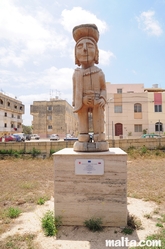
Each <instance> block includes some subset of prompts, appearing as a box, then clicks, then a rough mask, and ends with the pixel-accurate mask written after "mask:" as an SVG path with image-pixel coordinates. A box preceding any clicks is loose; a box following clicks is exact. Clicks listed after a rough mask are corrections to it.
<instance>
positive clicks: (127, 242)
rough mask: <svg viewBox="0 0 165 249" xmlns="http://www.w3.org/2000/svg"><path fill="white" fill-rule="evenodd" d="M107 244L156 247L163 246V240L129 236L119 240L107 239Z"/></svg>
mask: <svg viewBox="0 0 165 249" xmlns="http://www.w3.org/2000/svg"><path fill="white" fill-rule="evenodd" d="M105 246H106V247H116V248H119V247H128V246H129V247H132V246H133V247H136V246H139V247H144V246H146V247H154V248H155V247H156V248H161V240H140V241H138V242H137V241H136V240H129V239H128V238H127V237H121V239H118V240H105Z"/></svg>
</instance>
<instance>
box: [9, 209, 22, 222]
mask: <svg viewBox="0 0 165 249" xmlns="http://www.w3.org/2000/svg"><path fill="white" fill-rule="evenodd" d="M20 213H21V210H20V209H19V208H13V207H10V208H9V209H8V210H7V211H6V216H7V217H10V218H11V219H14V218H17V217H18V216H19V215H20Z"/></svg>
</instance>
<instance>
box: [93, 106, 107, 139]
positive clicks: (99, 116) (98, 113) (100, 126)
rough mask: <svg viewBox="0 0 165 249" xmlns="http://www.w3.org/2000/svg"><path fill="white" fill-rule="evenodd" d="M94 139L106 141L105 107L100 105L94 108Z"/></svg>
mask: <svg viewBox="0 0 165 249" xmlns="http://www.w3.org/2000/svg"><path fill="white" fill-rule="evenodd" d="M93 131H94V141H95V142H97V141H105V134H104V109H103V108H102V107H100V106H99V105H96V106H94V108H93Z"/></svg>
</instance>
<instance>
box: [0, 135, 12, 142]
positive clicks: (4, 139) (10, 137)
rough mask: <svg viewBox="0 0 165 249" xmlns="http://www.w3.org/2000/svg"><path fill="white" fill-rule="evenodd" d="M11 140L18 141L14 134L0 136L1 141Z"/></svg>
mask: <svg viewBox="0 0 165 249" xmlns="http://www.w3.org/2000/svg"><path fill="white" fill-rule="evenodd" d="M10 141H13V142H14V141H16V138H15V137H14V136H12V135H7V136H4V137H1V138H0V142H10Z"/></svg>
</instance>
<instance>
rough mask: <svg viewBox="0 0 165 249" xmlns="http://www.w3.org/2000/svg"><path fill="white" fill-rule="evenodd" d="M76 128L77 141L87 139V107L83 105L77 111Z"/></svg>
mask: <svg viewBox="0 0 165 249" xmlns="http://www.w3.org/2000/svg"><path fill="white" fill-rule="evenodd" d="M78 124H79V125H78V129H79V137H78V139H79V142H88V141H89V134H88V132H89V121H88V107H87V106H85V105H84V106H83V107H82V108H81V110H79V112H78Z"/></svg>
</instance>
